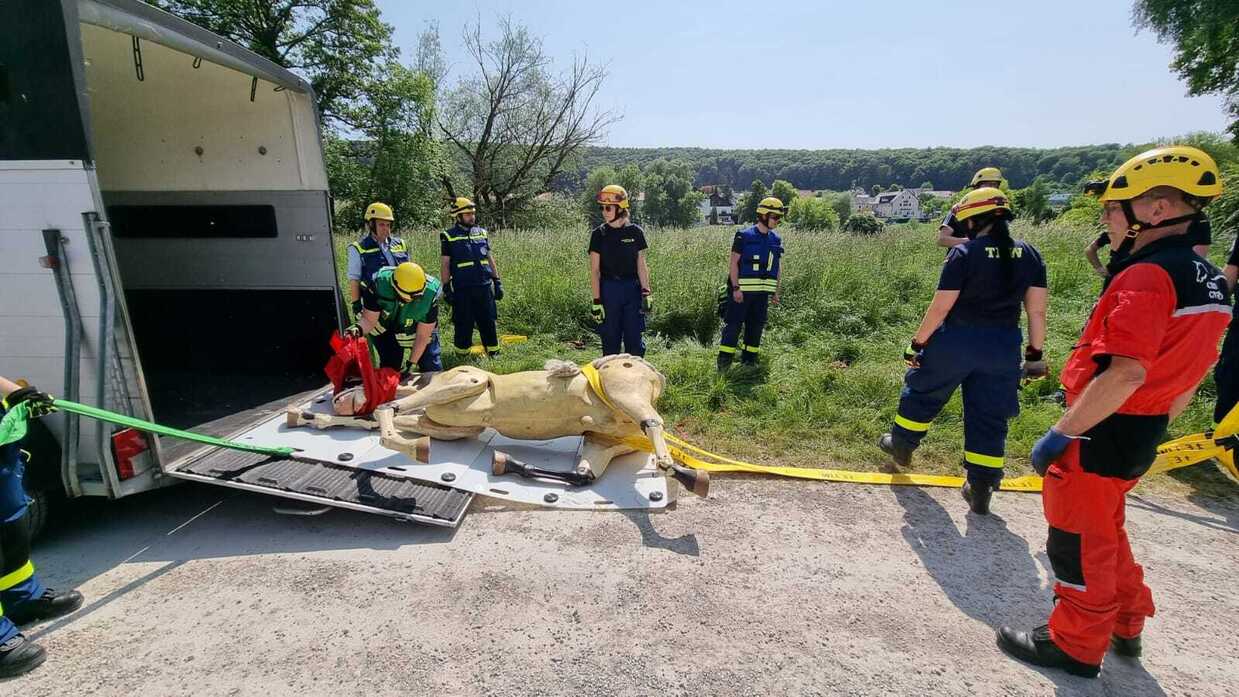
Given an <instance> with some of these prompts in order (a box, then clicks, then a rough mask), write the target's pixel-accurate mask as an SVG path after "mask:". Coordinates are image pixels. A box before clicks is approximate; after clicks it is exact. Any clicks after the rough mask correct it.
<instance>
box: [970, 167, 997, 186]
mask: <svg viewBox="0 0 1239 697" xmlns="http://www.w3.org/2000/svg"><path fill="white" fill-rule="evenodd" d="M1003 181H1004V180H1003V178H1002V170H1000V169H998V168H997V167H982V168H981V169H978V170H977V173H976V174H974V175H972V183H971V184H969V185H968V186H976V185H977V184H980V183H981V182H999V183H1002V182H1003Z"/></svg>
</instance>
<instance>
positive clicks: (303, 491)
mask: <svg viewBox="0 0 1239 697" xmlns="http://www.w3.org/2000/svg"><path fill="white" fill-rule="evenodd" d="M171 474H172V475H173V476H176V477H180V478H182V479H190V480H194V481H201V482H206V483H211V484H220V485H224V486H230V487H233V488H238V489H245V490H248V491H256V492H260V493H268V494H275V495H277V496H283V497H285V498H292V499H298V500H301V501H310V502H314V503H320V504H324V505H329V506H337V507H340V508H349V509H353V510H359V511H364V512H368V513H378V514H381V515H386V516H390V517H393V518H399V519H402V520H409V521H414V522H420V523H429V524H431V525H441V526H447V527H456V525H458V524H459V523H460V521H461V519H462V518H463V517H464V514H465V511H466V509H467V508H468V507H469V503H470V502H472V501H473V494H472V493H470V492H468V491H461V490H458V489H452V488H449V487H446V486H442V485H439V484H435V483H428V482H423V481H419V480H417V479H413V478H409V477H404V476H396V475H393V474H388V473H384V472H380V471H370V470H363V469H358V468H356V467H348V466H344V465H342V464H338V463H333V462H316V461H312V460H305V459H300V458H298V459H286V458H271V457H267V456H265V455H258V454H253V453H245V452H237V451H232V450H223V449H218V448H217V449H212V450H210V451H208V452H206V453H203V454H201V455H199V456H196V457H194V458H193V459H191V460H189V461H188V462H186V463H185V464H184V465H182V466H180V467H179V468H178V469H177V470H176V471H175V472H172V473H171Z"/></svg>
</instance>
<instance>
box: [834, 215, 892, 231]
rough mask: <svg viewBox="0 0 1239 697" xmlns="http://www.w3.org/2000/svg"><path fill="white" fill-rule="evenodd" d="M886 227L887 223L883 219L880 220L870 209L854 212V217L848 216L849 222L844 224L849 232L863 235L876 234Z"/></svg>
mask: <svg viewBox="0 0 1239 697" xmlns="http://www.w3.org/2000/svg"><path fill="white" fill-rule="evenodd" d="M884 227H886V225H885V224H884V223H883V222H882V221H881V220H878V218H877V216H875V215H874V214H873V213H870V212H869V211H862V212H860V213H854V214H853V215H852V217H850V218H848V222H847V224H846V225H844V226H843V229H844V230H847V231H848V232H855V233H859V234H862V235H875V234H877V233H879V232H882V228H884Z"/></svg>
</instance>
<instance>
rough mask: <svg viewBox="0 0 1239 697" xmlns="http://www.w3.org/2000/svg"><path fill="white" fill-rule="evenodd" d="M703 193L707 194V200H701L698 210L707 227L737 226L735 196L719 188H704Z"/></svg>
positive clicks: (702, 188)
mask: <svg viewBox="0 0 1239 697" xmlns="http://www.w3.org/2000/svg"><path fill="white" fill-rule="evenodd" d="M701 193H703V194H705V198H703V199H701V203H700V204H699V206H698V210H700V211H701V218H702V220H703V221H705V224H706V225H734V224H735V222H736V216H737V213H736V197H735V194H733V193H731V192H730V191H728V190H726V189H724V188H723V187H719V186H703V187H701Z"/></svg>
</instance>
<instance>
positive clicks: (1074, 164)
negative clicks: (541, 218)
mask: <svg viewBox="0 0 1239 697" xmlns="http://www.w3.org/2000/svg"><path fill="white" fill-rule="evenodd" d="M1129 148H1130V146H1126V145H1119V144H1115V143H1111V144H1107V145H1087V146H1080V147H1067V148H1054V149H1038V148H1011V147H993V146H987V147H981V148H969V149H963V148H923V149H917V148H892V149H883V150H842V149H838V150H716V149H708V148H583V149H582V151H581V159H580V164H579V166H578V167H577V168H575V169H574V170H573V171H572V172H566V173H565V174H564V176H563V177H561V178H560V179H559V180H557V182H556V186H557V187H562V188H565V189H576V188H579V186H580V183H581V182H582V181H583V180H584V178H585V175H586V173H588V172H589V171H590V170H592V169H593V168H595V167H597V166H599V165H603V164H610V165H613V166H616V167H620V166H623V165H625V164H629V163H633V164H637V165H640V166H644V165H646V164H648V163H649V162H653V161H654V160H657V159H659V158H663V157H666V158H670V159H675V160H684V161H686V162H688V163H689V165H690V166H691V167H692V168H693V170H694V172H695V175H694V180H693V183H694V184H695V185H697V186H705V185H707V184H727V185H729V186H732V187H734V188H735V189H737V190H740V189H747V188H748V185H749V182H751V181H753V180H754V179H759V180H761V181H764V182H768V181H774V180H775V179H784V180H787V181H791V182H796V185H797V186H799V187H801V188H805V189H814V190H821V189H829V190H832V191H848V190H850V189H852V188H853V186H860V187H862V188H864V189H865V190H869V188H870V187H872V186H873V185H875V184H876V185H880V186H882V187H886V186H889V185H890V184H892V183H894V182H905V183H906V182H921V181H926V180H929V181H932V182H933V183H934V184H935V185H936V186H938V187H941V188H943V189H949V190H953V191H958V190H959V189H962V188H964V187H965V186H967V185H968V183H969V182H970V181H971V180H972V175H973V173H974V172H976V171H977V170H978V169H980V168H981V167H986V166H998V167H1001V168H1002V171H1003V174H1004V175H1005V176H1006V177H1007V180H1008V181H1009V182H1010V185H1011V186H1014V187H1017V188H1019V187H1025V186H1028V185H1030V184H1032V182H1033V180H1034V179H1036V178H1037V177H1038V176H1039V175H1044V176H1046V177H1047V178H1048V179H1047V182H1046V183H1047V184H1053V183H1059V184H1075V183H1076V182H1077V181H1078V180H1079V178H1080V177H1081V176H1082V175H1083V174H1085V173H1086V172H1089V171H1091V170H1093V169H1098V168H1100V169H1113V168H1114V167H1116V166H1118V164H1119V163H1121V162H1122V161H1123V160H1125V159H1126V158H1127V157H1130V156H1131V155H1133V154H1135V152H1138V151H1129Z"/></svg>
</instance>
